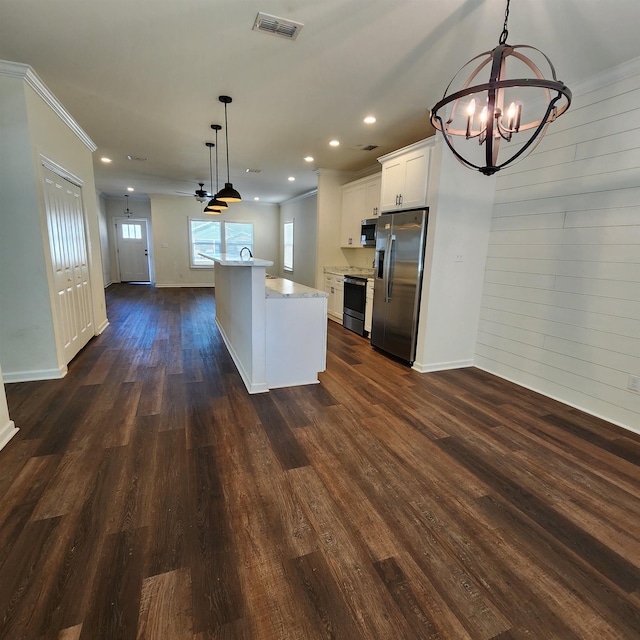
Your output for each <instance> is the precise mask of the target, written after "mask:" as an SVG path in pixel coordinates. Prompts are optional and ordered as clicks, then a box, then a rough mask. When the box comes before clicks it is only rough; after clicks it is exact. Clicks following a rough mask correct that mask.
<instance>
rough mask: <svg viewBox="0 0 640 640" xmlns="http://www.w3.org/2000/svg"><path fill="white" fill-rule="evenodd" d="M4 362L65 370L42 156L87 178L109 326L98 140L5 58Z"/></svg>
mask: <svg viewBox="0 0 640 640" xmlns="http://www.w3.org/2000/svg"><path fill="white" fill-rule="evenodd" d="M0 102H1V103H2V109H0V148H1V149H2V153H0V193H2V197H1V198H0V297H1V298H2V305H0V362H1V363H2V367H3V370H4V378H5V380H29V379H39V378H45V377H60V376H61V375H64V373H65V371H66V366H65V363H64V354H63V350H62V340H61V337H60V336H58V335H56V332H55V322H56V320H55V318H54V315H53V308H54V293H53V289H52V287H51V283H52V279H53V275H52V267H51V261H50V258H49V243H48V241H47V237H48V236H47V226H46V213H45V201H44V190H43V186H42V169H41V159H42V157H43V156H44V157H46V158H48V159H49V160H51V161H53V162H54V163H56V164H57V165H59V166H60V167H63V168H64V169H65V170H66V171H68V172H69V173H71V174H72V175H75V176H76V177H77V178H78V179H79V180H80V181H81V182H82V194H83V196H82V197H83V206H84V212H85V225H86V233H87V245H88V250H89V251H88V262H89V272H90V276H91V288H92V290H91V296H92V307H93V308H92V311H93V319H94V327H95V330H96V332H97V333H99V332H100V331H102V329H103V328H104V327H105V326H106V324H107V317H106V304H105V299H104V285H103V278H102V266H101V257H100V234H99V222H98V206H97V199H96V190H95V183H94V177H93V161H92V148H94V146H93V144H92V143H91V141H90V140H89V139H88V138H86V134H84V132H82V131H81V130H80V129H79V127H78V126H77V124H76V123H75V122H74V121H73V120H72V118H71V116H70V115H69V114H67V113H66V112H65V111H64V108H63V107H62V106H61V105H60V104H59V103H58V102H57V101H56V99H55V97H53V96H52V95H51V94H50V92H48V90H47V89H46V87H44V85H42V83H41V82H40V80H39V79H38V78H37V76H36V75H35V74H34V73H33V71H32V70H31V69H29V67H27V66H26V65H19V64H14V63H7V62H2V61H0Z"/></svg>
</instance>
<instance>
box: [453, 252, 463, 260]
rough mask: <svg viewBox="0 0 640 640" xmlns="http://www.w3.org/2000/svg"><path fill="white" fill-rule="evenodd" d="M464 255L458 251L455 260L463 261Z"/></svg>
mask: <svg viewBox="0 0 640 640" xmlns="http://www.w3.org/2000/svg"><path fill="white" fill-rule="evenodd" d="M462 259H463V256H462V253H461V252H460V251H458V253H456V257H455V258H454V259H453V261H454V262H462Z"/></svg>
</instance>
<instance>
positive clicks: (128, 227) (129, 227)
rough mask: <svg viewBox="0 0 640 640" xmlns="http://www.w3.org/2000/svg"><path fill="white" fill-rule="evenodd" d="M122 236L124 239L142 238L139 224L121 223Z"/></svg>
mask: <svg viewBox="0 0 640 640" xmlns="http://www.w3.org/2000/svg"><path fill="white" fill-rule="evenodd" d="M122 237H123V239H124V240H140V239H141V238H142V225H141V224H126V223H125V224H123V225H122Z"/></svg>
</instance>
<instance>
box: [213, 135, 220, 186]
mask: <svg viewBox="0 0 640 640" xmlns="http://www.w3.org/2000/svg"><path fill="white" fill-rule="evenodd" d="M217 126H218V128H219V125H217ZM212 188H213V187H212ZM219 191H220V188H219V185H218V129H216V192H215V194H214V197H215V196H217V195H218V192H219Z"/></svg>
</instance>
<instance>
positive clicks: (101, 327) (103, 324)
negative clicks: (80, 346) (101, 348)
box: [95, 319, 109, 336]
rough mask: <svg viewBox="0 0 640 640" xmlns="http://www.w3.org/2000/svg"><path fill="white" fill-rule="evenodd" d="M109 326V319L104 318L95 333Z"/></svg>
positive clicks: (99, 332) (98, 333)
mask: <svg viewBox="0 0 640 640" xmlns="http://www.w3.org/2000/svg"><path fill="white" fill-rule="evenodd" d="M108 326H109V320H108V319H105V321H104V322H103V323H102V324H101V325H100V326H99V327H98V330H97V331H96V333H95V335H97V336H99V335H100V334H101V333H102V332H103V331H104V330H105V329H106V328H107V327H108Z"/></svg>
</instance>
